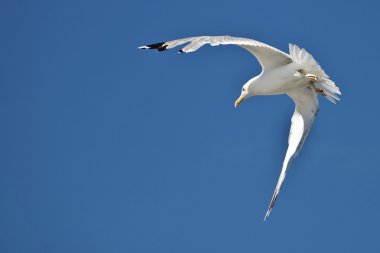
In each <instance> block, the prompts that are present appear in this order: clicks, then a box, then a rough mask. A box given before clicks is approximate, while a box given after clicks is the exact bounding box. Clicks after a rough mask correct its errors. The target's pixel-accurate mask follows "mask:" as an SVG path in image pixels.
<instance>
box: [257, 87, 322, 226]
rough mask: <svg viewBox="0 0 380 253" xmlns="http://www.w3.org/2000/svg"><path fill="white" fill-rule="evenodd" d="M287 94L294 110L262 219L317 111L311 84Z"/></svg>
mask: <svg viewBox="0 0 380 253" xmlns="http://www.w3.org/2000/svg"><path fill="white" fill-rule="evenodd" d="M288 95H289V96H290V97H291V98H292V99H293V101H294V103H295V110H294V113H293V116H292V120H291V127H290V133H289V139H288V150H287V151H286V155H285V159H284V162H283V165H282V170H281V174H280V177H279V179H278V182H277V185H276V188H275V190H274V193H273V196H272V199H271V202H270V204H269V207H268V210H267V212H266V214H265V218H264V220H266V219H267V218H268V216H269V215H270V213H271V211H272V208H273V206H274V204H275V202H276V199H277V196H278V193H279V192H280V189H281V185H282V183H283V182H284V180H285V176H286V173H287V171H288V169H289V167H290V164H291V162H292V160H293V159H294V158H295V157H296V156H297V154H298V152H299V151H300V150H301V148H302V146H303V143H304V141H305V139H306V137H307V135H308V133H309V130H310V128H311V125H312V124H313V121H314V118H315V116H316V115H317V113H318V100H317V96H316V93H315V91H314V89H313V88H312V87H311V86H306V87H301V88H295V89H294V90H292V91H291V92H289V93H288Z"/></svg>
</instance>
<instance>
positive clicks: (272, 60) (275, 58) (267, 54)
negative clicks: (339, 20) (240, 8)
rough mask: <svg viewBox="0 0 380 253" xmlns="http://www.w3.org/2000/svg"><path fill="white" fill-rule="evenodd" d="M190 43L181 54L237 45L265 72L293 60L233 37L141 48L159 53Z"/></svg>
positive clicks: (211, 37)
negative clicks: (201, 48)
mask: <svg viewBox="0 0 380 253" xmlns="http://www.w3.org/2000/svg"><path fill="white" fill-rule="evenodd" d="M185 43H188V44H187V45H186V46H185V47H183V48H182V49H181V50H179V52H180V53H190V52H193V51H195V50H197V49H199V48H200V47H202V46H203V45H206V44H210V45H211V46H218V45H237V46H240V47H242V48H244V49H246V50H248V51H249V52H250V53H251V54H253V55H254V56H255V57H256V58H257V60H258V61H259V63H260V65H261V67H262V68H263V70H269V69H272V68H274V67H278V66H282V65H285V64H288V63H291V62H292V59H291V58H290V56H289V55H288V54H287V53H284V52H282V51H281V50H279V49H277V48H274V47H272V46H269V45H267V44H264V43H262V42H259V41H256V40H252V39H246V38H238V37H231V36H199V37H190V38H184V39H178V40H172V41H166V42H160V43H155V44H151V45H146V46H142V47H139V48H140V49H157V50H158V51H165V50H167V49H170V48H173V47H177V46H179V45H182V44H185Z"/></svg>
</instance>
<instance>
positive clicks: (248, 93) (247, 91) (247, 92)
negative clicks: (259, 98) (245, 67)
mask: <svg viewBox="0 0 380 253" xmlns="http://www.w3.org/2000/svg"><path fill="white" fill-rule="evenodd" d="M254 79H255V78H253V79H251V80H249V81H248V82H247V83H246V84H244V85H243V88H242V89H241V94H240V97H239V98H238V99H237V100H236V101H235V107H237V106H238V105H240V103H241V102H243V100H244V99H247V98H249V97H252V96H253V90H254V84H253V81H254Z"/></svg>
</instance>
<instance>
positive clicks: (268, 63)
mask: <svg viewBox="0 0 380 253" xmlns="http://www.w3.org/2000/svg"><path fill="white" fill-rule="evenodd" d="M183 44H186V46H184V47H183V48H182V49H180V50H179V53H190V52H193V51H196V50H197V49H199V48H200V47H202V46H204V45H206V44H209V45H211V46H218V45H236V46H239V47H242V48H244V49H246V50H247V51H248V52H250V53H251V54H253V56H255V57H256V59H257V60H258V61H259V63H260V65H261V67H262V71H261V73H260V74H259V75H258V76H255V77H253V78H251V79H250V80H249V81H248V82H246V83H245V84H244V85H243V88H242V91H241V95H240V97H239V98H238V99H237V100H236V102H235V107H237V106H238V105H239V104H240V103H241V102H242V101H243V100H245V99H247V98H249V97H252V96H258V95H278V94H287V95H288V96H289V97H290V98H291V99H292V100H293V101H294V103H295V110H294V113H293V116H292V119H291V127H290V133H289V138H288V149H287V151H286V155H285V159H284V161H283V165H282V170H281V174H280V177H279V179H278V182H277V185H276V188H275V190H274V193H273V196H272V199H271V201H270V204H269V207H268V209H267V212H266V214H265V217H264V221H266V219H267V218H268V217H269V215H270V213H271V211H272V208H273V206H274V204H275V202H276V199H277V196H278V194H279V192H280V189H281V185H282V183H283V182H284V179H285V176H286V173H287V172H288V169H289V166H290V164H291V162H292V160H293V159H294V158H295V157H296V156H297V154H298V153H299V152H300V150H301V148H302V146H303V144H304V142H305V139H306V137H307V135H308V133H309V131H310V128H311V125H312V124H313V121H314V118H315V117H316V115H317V113H318V110H319V109H318V98H317V96H318V95H320V96H323V97H325V98H326V99H328V100H329V101H331V102H333V103H334V104H335V103H336V101H338V100H339V97H338V95H341V92H340V90H339V88H338V87H337V86H336V85H335V83H334V82H333V81H332V80H330V79H329V76H328V75H326V73H325V71H324V70H323V69H322V68H321V66H320V65H319V64H318V62H317V61H316V60H315V59H314V57H313V56H312V55H311V54H310V53H309V52H307V51H306V50H305V49H303V48H302V49H301V48H300V47H298V46H297V45H295V44H289V54H287V53H285V52H283V51H281V50H279V49H277V48H274V47H272V46H269V45H267V44H265V43H262V42H259V41H257V40H252V39H247V38H238V37H231V36H198V37H190V38H184V39H178V40H172V41H166V42H160V43H155V44H151V45H146V46H141V47H139V48H140V49H155V50H158V51H165V50H168V49H171V48H174V47H177V46H180V45H183Z"/></svg>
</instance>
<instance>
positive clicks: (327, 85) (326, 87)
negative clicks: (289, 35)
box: [289, 44, 341, 103]
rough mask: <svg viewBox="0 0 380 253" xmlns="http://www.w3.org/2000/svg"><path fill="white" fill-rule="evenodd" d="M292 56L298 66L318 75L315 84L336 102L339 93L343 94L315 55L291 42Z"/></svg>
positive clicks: (308, 72)
mask: <svg viewBox="0 0 380 253" xmlns="http://www.w3.org/2000/svg"><path fill="white" fill-rule="evenodd" d="M289 52H290V57H291V58H292V60H293V62H294V63H295V64H297V68H299V69H302V70H303V71H304V72H305V73H307V74H313V75H315V76H317V77H318V81H316V82H315V86H316V87H317V88H319V89H321V90H323V95H324V96H325V97H326V98H327V99H328V100H329V101H331V102H333V103H336V101H337V100H339V97H338V95H341V92H340V90H339V87H337V86H336V85H335V83H334V82H333V81H332V80H330V79H329V76H328V75H327V74H326V73H325V71H324V70H323V69H322V68H321V66H320V65H319V63H318V62H317V61H316V60H315V59H314V57H313V56H312V55H311V54H310V53H309V52H307V51H306V50H305V49H304V48H299V47H298V46H297V45H294V44H289Z"/></svg>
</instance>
